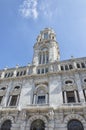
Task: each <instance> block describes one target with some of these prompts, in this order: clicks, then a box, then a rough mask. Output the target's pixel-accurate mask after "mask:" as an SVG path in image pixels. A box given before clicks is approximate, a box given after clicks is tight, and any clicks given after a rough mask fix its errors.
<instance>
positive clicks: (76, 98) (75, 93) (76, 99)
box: [74, 90, 78, 102]
mask: <svg viewBox="0 0 86 130" xmlns="http://www.w3.org/2000/svg"><path fill="white" fill-rule="evenodd" d="M74 95H75V101H76V102H78V97H77V92H76V90H74Z"/></svg>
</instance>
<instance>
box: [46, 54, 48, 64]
mask: <svg viewBox="0 0 86 130" xmlns="http://www.w3.org/2000/svg"><path fill="white" fill-rule="evenodd" d="M48 62H49V55H48V53H47V54H46V63H48Z"/></svg>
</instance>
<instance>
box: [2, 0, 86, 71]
mask: <svg viewBox="0 0 86 130" xmlns="http://www.w3.org/2000/svg"><path fill="white" fill-rule="evenodd" d="M45 27H51V28H53V29H54V30H55V32H56V34H57V41H58V43H59V48H60V54H61V60H65V59H70V57H71V56H74V57H75V58H76V57H85V56H86V0H0V61H1V62H0V69H2V68H4V67H5V66H8V68H10V67H15V66H16V64H19V66H25V65H27V64H28V63H31V62H32V57H33V45H34V44H35V42H36V38H37V35H38V34H39V33H40V31H41V30H42V29H44V28H45Z"/></svg>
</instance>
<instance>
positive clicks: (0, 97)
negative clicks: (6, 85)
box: [0, 96, 3, 105]
mask: <svg viewBox="0 0 86 130" xmlns="http://www.w3.org/2000/svg"><path fill="white" fill-rule="evenodd" d="M2 99H3V96H0V105H1V102H2Z"/></svg>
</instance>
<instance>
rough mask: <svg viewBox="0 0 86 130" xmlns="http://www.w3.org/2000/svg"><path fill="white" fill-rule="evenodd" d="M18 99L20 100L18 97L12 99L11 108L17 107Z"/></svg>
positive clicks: (14, 96)
mask: <svg viewBox="0 0 86 130" xmlns="http://www.w3.org/2000/svg"><path fill="white" fill-rule="evenodd" d="M17 99H18V95H13V96H12V97H11V101H10V106H16V105H17Z"/></svg>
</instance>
